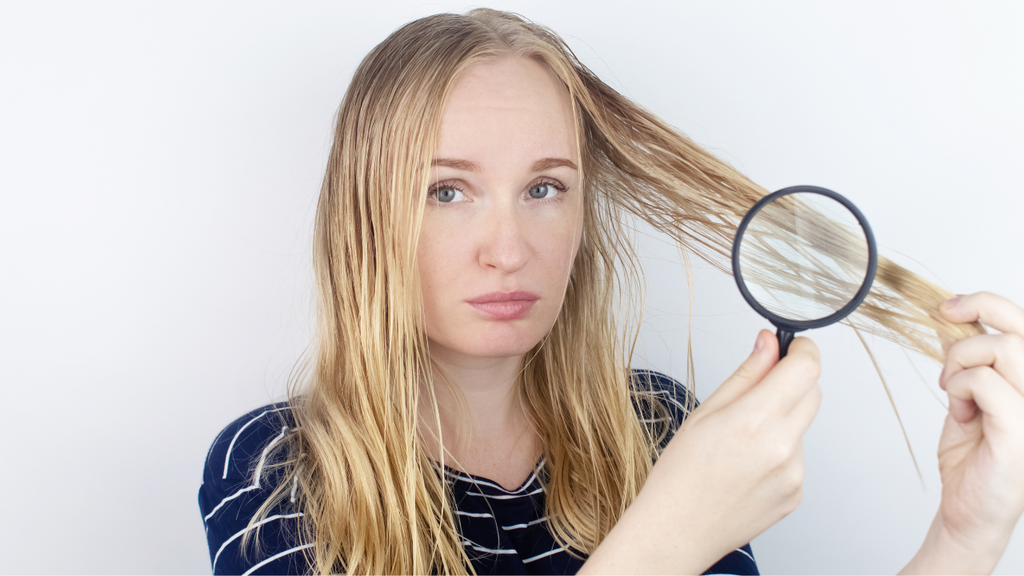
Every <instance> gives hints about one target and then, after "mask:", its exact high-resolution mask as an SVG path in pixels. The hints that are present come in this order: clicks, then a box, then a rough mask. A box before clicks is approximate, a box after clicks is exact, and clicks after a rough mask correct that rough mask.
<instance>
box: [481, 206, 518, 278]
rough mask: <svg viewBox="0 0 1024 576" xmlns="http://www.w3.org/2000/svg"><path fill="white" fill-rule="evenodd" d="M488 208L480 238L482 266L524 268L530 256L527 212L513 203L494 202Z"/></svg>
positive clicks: (511, 270)
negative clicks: (517, 209)
mask: <svg viewBox="0 0 1024 576" xmlns="http://www.w3.org/2000/svg"><path fill="white" fill-rule="evenodd" d="M488 212H489V214H488V215H487V217H486V218H485V219H484V222H483V224H484V227H483V233H482V235H481V238H480V240H481V242H480V257H479V259H480V264H481V266H483V267H484V268H494V269H497V270H499V271H500V272H502V273H504V274H513V273H515V272H517V271H519V270H522V268H523V267H524V266H526V263H527V261H529V257H530V249H529V244H528V242H527V239H528V236H527V234H528V230H527V229H526V222H524V221H523V220H524V219H523V216H522V215H520V214H517V213H516V210H515V209H514V208H513V207H511V206H492V209H491V210H489V211H488Z"/></svg>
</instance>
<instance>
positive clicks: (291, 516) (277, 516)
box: [211, 512, 302, 573]
mask: <svg viewBox="0 0 1024 576" xmlns="http://www.w3.org/2000/svg"><path fill="white" fill-rule="evenodd" d="M299 516H302V512H296V513H295V514H277V515H274V516H270V517H268V518H264V519H263V520H260V521H259V522H257V523H256V524H253V528H256V527H257V526H260V525H262V524H266V523H267V522H270V521H271V520H277V519H278V518H298V517H299ZM248 529H249V527H248V526H246V527H245V528H242V529H241V530H239V531H238V532H236V533H235V535H234V536H232V537H231V538H228V539H227V540H225V541H224V543H223V544H221V545H220V548H219V549H218V550H217V554H216V555H215V556H214V557H213V564H212V565H211V568H212V569H213V571H214V573H216V572H217V559H218V558H220V553H221V552H223V551H224V548H225V547H226V546H227V545H228V543H230V542H231V541H233V540H234V539H235V538H238V537H239V536H241V535H242V534H244V533H245V531H246V530H248Z"/></svg>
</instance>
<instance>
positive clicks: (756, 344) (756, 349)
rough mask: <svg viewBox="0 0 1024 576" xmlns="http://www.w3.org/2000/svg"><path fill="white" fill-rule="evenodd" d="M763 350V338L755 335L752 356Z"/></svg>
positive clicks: (758, 334)
mask: <svg viewBox="0 0 1024 576" xmlns="http://www.w3.org/2000/svg"><path fill="white" fill-rule="evenodd" d="M762 348H764V338H762V337H761V333H760V332H758V333H757V340H755V341H754V354H757V353H758V352H760V351H761V349H762Z"/></svg>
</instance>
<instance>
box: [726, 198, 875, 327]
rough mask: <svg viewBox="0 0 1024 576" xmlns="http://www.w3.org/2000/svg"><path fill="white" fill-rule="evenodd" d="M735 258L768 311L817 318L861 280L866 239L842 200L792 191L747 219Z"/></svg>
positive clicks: (835, 306) (853, 291)
mask: <svg viewBox="0 0 1024 576" xmlns="http://www.w3.org/2000/svg"><path fill="white" fill-rule="evenodd" d="M822 216H825V217H827V218H828V219H826V218H823V217H822ZM739 263H740V270H741V272H742V275H743V281H744V282H745V283H746V286H747V289H748V290H749V292H750V295H751V296H752V297H753V298H754V300H756V301H757V303H758V304H760V305H761V306H763V307H764V308H766V309H767V310H768V311H769V312H771V313H773V314H775V315H777V316H779V317H781V318H785V319H788V320H795V321H805V320H818V319H821V318H825V317H827V316H830V315H832V314H834V313H836V312H838V311H839V310H840V309H842V308H843V307H844V306H846V305H847V304H848V303H849V302H850V301H851V300H853V299H854V297H855V296H856V295H857V291H858V290H860V288H861V286H862V285H863V284H864V282H865V279H866V277H867V274H868V268H869V249H868V240H867V235H866V233H865V231H864V229H863V228H862V227H861V226H860V223H859V221H858V219H857V217H856V216H855V215H854V214H853V213H852V212H851V211H850V210H849V209H848V208H847V207H846V206H844V205H843V204H842V203H841V202H839V201H837V200H834V199H832V198H830V197H828V196H824V195H821V194H814V193H801V192H795V193H792V194H787V195H784V196H780V197H778V198H776V199H775V200H774V201H772V202H769V203H768V204H766V205H765V206H764V207H763V208H762V209H761V210H760V211H759V212H758V213H757V214H755V215H754V217H753V219H751V220H750V223H749V224H748V225H747V229H746V231H745V233H744V234H743V236H742V239H741V244H740V246H739Z"/></svg>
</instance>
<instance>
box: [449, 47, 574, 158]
mask: <svg viewBox="0 0 1024 576" xmlns="http://www.w3.org/2000/svg"><path fill="white" fill-rule="evenodd" d="M524 147H525V148H532V151H530V152H531V153H533V154H538V155H541V156H545V155H547V156H562V157H569V158H575V157H576V128H575V125H574V122H573V112H572V102H571V100H570V98H569V92H568V90H567V89H566V87H565V86H564V84H562V82H561V80H559V78H558V77H557V76H555V74H554V73H553V72H551V71H550V70H549V69H548V68H547V66H544V65H543V64H540V63H539V62H537V61H535V60H532V59H528V58H515V57H505V58H501V59H497V60H491V61H486V62H483V63H479V64H475V65H473V66H471V67H469V68H467V69H466V70H465V71H463V72H462V73H461V74H460V75H459V76H458V77H457V78H456V79H455V83H454V84H453V86H452V91H451V93H450V95H449V100H448V103H447V105H446V106H445V109H444V112H443V115H442V121H441V141H440V143H439V150H438V156H442V157H452V156H454V157H459V158H468V157H469V156H471V155H474V153H479V154H487V153H488V152H490V153H502V152H504V153H513V152H518V153H526V152H527V150H522V149H521V148H524Z"/></svg>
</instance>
